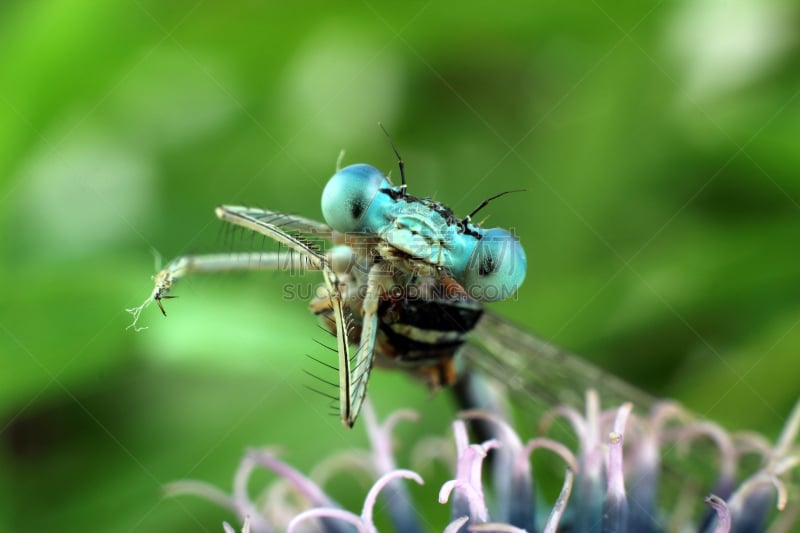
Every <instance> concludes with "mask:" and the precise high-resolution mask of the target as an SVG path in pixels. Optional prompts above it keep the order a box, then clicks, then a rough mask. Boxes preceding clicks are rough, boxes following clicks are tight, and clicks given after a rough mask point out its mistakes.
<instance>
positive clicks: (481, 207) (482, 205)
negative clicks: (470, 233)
mask: <svg viewBox="0 0 800 533" xmlns="http://www.w3.org/2000/svg"><path fill="white" fill-rule="evenodd" d="M525 191H527V189H514V190H511V191H503V192H501V193H500V194H495V195H494V196H490V197H489V198H487V199H486V200H484V201H482V202H481V203H480V204H478V207H476V208H475V209H473V210H472V212H471V213H470V214H469V215H467V216H465V217H464V219H463V220H462V221H461V225H462V226H463V225H465V224H466V223H467V222H470V221H471V220H472V217H474V216H475V215H476V214H477V213H478V211H480V210H481V209H483V208H484V207H486V206H487V205H489V202H491V201H492V200H497V199H498V198H500V197H501V196H505V195H506V194H511V193H512V192H525Z"/></svg>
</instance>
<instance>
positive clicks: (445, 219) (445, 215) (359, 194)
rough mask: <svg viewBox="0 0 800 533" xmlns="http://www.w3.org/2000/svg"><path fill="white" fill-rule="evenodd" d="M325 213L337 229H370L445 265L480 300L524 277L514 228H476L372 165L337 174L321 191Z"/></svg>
mask: <svg viewBox="0 0 800 533" xmlns="http://www.w3.org/2000/svg"><path fill="white" fill-rule="evenodd" d="M322 214H323V216H324V217H325V221H326V222H327V223H328V224H329V225H330V226H331V228H333V229H334V230H336V231H339V232H342V233H368V234H370V235H373V236H376V237H379V238H381V239H382V240H384V241H385V242H386V243H388V244H389V245H390V246H392V247H393V248H395V249H396V250H399V251H400V252H402V253H405V254H407V255H408V256H409V257H410V258H412V259H416V260H419V261H422V262H424V263H426V264H428V265H432V266H435V267H437V268H440V269H442V271H443V272H444V273H445V274H446V275H448V276H450V277H452V278H453V279H455V280H456V281H457V282H458V283H459V284H461V285H462V286H463V287H464V289H465V290H466V291H467V293H468V294H469V295H470V296H471V297H473V298H475V299H476V300H479V301H498V300H503V299H505V298H508V297H509V296H511V295H512V294H513V293H514V292H515V291H516V290H517V289H518V288H519V286H520V285H521V284H522V282H523V280H524V279H525V271H526V263H527V261H526V258H525V252H524V250H523V249H522V246H521V245H520V244H519V241H518V240H517V239H516V238H515V237H514V236H513V235H512V234H511V233H510V232H508V231H506V230H504V229H500V228H492V229H483V228H480V227H477V226H475V225H473V224H472V223H471V222H470V221H469V220H468V219H467V220H460V219H458V218H457V217H456V216H455V215H454V214H453V212H452V211H451V210H450V209H449V208H447V207H445V206H444V205H442V204H440V203H439V202H436V201H433V200H431V199H428V198H417V197H414V196H411V195H407V194H404V193H403V191H402V190H401V188H400V187H394V186H392V184H391V183H390V182H389V180H388V179H387V178H386V177H385V176H384V175H383V174H382V173H381V172H380V171H379V170H378V169H376V168H375V167H373V166H371V165H366V164H357V165H350V166H348V167H345V168H343V169H341V170H339V171H338V172H337V173H336V174H334V175H333V177H332V178H331V179H330V180H329V181H328V184H327V185H326V186H325V190H324V191H323V193H322Z"/></svg>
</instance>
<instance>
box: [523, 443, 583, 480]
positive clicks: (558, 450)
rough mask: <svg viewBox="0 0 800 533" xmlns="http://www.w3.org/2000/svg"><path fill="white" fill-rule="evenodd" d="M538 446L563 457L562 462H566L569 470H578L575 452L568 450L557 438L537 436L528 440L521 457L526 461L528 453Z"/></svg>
mask: <svg viewBox="0 0 800 533" xmlns="http://www.w3.org/2000/svg"><path fill="white" fill-rule="evenodd" d="M538 448H541V449H544V450H550V451H551V452H553V453H555V454H556V455H558V456H559V457H561V459H563V460H564V462H565V463H567V466H568V467H569V469H570V470H572V471H573V472H578V471H579V467H578V459H577V458H576V457H575V454H574V453H572V450H570V449H569V448H568V447H567V446H566V445H564V444H562V443H560V442H558V441H557V440H553V439H548V438H546V437H539V438H536V439H531V440H529V441H528V443H527V444H526V445H525V448H524V449H523V453H522V454H521V457H522V458H523V459H524V460H525V461H528V459H529V457H530V455H531V454H532V453H533V450H535V449H538Z"/></svg>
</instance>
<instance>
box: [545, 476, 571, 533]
mask: <svg viewBox="0 0 800 533" xmlns="http://www.w3.org/2000/svg"><path fill="white" fill-rule="evenodd" d="M574 480H575V474H573V473H572V471H571V470H567V473H566V475H565V476H564V485H563V486H562V487H561V493H560V494H559V495H558V499H557V500H556V503H555V504H554V505H553V510H552V511H550V516H548V517H547V523H546V524H545V526H544V532H543V533H556V531H558V523H559V522H560V521H561V517H562V516H563V515H564V510H565V509H566V508H567V503H568V502H569V496H570V494H572V483H573V481H574Z"/></svg>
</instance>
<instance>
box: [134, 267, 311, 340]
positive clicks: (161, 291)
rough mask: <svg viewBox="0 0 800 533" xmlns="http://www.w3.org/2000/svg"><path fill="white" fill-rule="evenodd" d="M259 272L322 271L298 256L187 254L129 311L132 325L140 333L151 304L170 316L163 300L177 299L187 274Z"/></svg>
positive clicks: (162, 274) (162, 273)
mask: <svg viewBox="0 0 800 533" xmlns="http://www.w3.org/2000/svg"><path fill="white" fill-rule="evenodd" d="M259 270H284V271H286V270H288V271H292V272H304V271H316V270H320V268H319V267H317V266H315V265H314V264H313V263H312V262H309V261H308V259H307V258H306V257H305V256H303V255H300V254H297V253H279V252H268V253H264V252H248V253H233V254H201V255H184V256H181V257H178V258H176V259H174V260H172V261H171V262H170V263H169V264H168V265H167V266H166V267H164V268H163V269H162V270H161V271H159V272H158V273H157V274H156V275H155V276H154V277H153V279H154V280H155V287H154V288H153V292H152V293H151V294H150V296H148V297H147V299H146V300H145V301H144V302H143V303H142V305H140V306H138V307H133V308H130V309H126V311H128V312H129V313H131V314H132V315H133V322H132V323H131V324H130V325H129V326H128V327H129V328H134V330H136V331H139V330H141V329H144V328H138V327H137V326H136V323H137V322H138V320H139V315H140V314H141V312H142V310H143V309H144V308H145V307H147V306H148V305H149V304H150V303H151V302H156V304H157V305H158V308H159V309H160V310H161V312H162V313H163V314H164V316H167V313H166V311H165V310H164V306H163V304H162V302H161V300H167V299H170V298H177V296H172V295H170V294H168V293H169V291H170V289H172V285H173V284H174V283H175V282H176V281H178V280H179V279H181V278H183V277H184V276H187V275H193V274H216V273H223V272H240V271H259Z"/></svg>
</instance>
